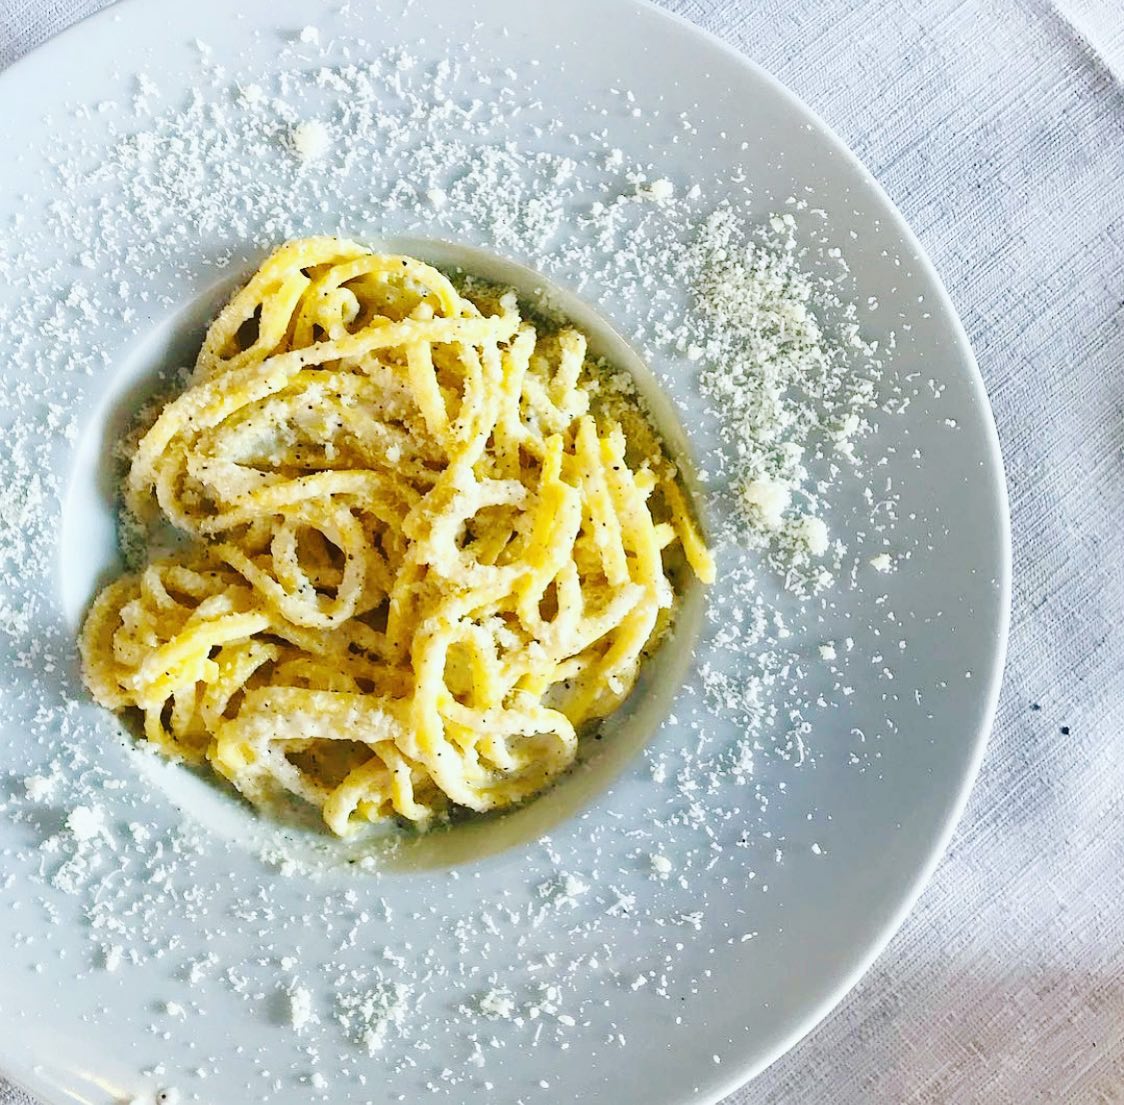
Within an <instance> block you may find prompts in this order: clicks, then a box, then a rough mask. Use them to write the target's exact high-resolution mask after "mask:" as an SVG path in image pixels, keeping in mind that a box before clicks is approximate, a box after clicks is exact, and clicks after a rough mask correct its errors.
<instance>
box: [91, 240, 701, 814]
mask: <svg viewBox="0 0 1124 1105" xmlns="http://www.w3.org/2000/svg"><path fill="white" fill-rule="evenodd" d="M123 494H124V505H125V509H126V516H127V517H130V518H132V519H134V520H135V521H136V523H137V525H138V526H140V527H143V532H145V533H147V534H153V533H155V532H156V530H157V527H159V526H160V525H161V524H164V523H170V524H171V526H172V527H174V529H175V531H177V532H178V533H179V534H181V535H182V540H180V542H179V543H178V545H177V546H176V547H174V548H172V549H171V550H170V551H167V550H165V551H164V552H162V553H157V552H155V551H154V550H150V551H149V552H148V554H147V555H146V557H145V559H144V561H143V562H142V563H140V564H138V565H137V566H136V570H135V571H133V572H131V573H130V574H127V575H124V576H122V577H121V578H119V579H117V580H115V581H114V582H112V583H110V584H109V585H108V586H106V587H105V588H104V589H103V590H102V591H101V592H100V594H99V595H98V596H97V598H96V599H95V600H94V603H93V605H92V607H91V609H90V611H89V613H88V615H87V618H86V622H85V625H84V626H83V629H82V633H81V639H80V649H81V654H82V661H83V675H84V679H85V681H86V684H87V686H88V687H89V689H90V691H91V692H92V693H93V695H94V697H95V698H96V699H97V701H98V702H99V703H101V704H102V705H104V706H106V707H108V708H110V709H113V710H117V711H121V712H123V713H132V714H134V715H135V716H137V717H138V719H139V720H140V721H141V723H142V724H143V734H144V737H145V738H146V739H147V741H149V742H151V743H152V744H154V745H156V746H157V747H158V748H159V749H160V750H161V751H163V752H164V753H166V754H167V755H168V756H170V757H174V758H176V759H178V760H182V761H187V762H189V763H192V764H198V765H201V766H206V765H210V767H211V768H213V770H214V771H216V772H218V773H219V774H220V775H221V776H223V777H225V778H226V779H227V780H229V782H230V783H232V784H233V785H234V787H236V788H237V789H238V791H240V792H241V793H242V795H244V796H245V797H246V798H247V799H248V800H249V801H250V802H251V803H253V804H255V805H256V806H259V807H263V808H274V807H276V805H277V803H278V801H279V800H282V799H285V798H286V797H287V796H295V797H296V798H298V799H302V800H304V801H306V802H309V803H311V804H313V805H314V806H316V807H317V808H319V809H320V810H321V811H322V814H323V819H324V821H325V822H326V823H327V825H328V826H329V828H330V829H332V830H333V831H334V832H336V833H338V834H341V835H343V834H346V833H348V832H349V831H352V830H353V829H354V828H356V827H357V826H358V825H360V824H362V823H364V822H369V821H378V820H381V819H384V818H397V819H402V820H405V821H407V822H415V823H419V824H425V823H428V822H431V821H432V820H433V819H434V818H438V817H443V816H445V815H447V814H448V813H450V812H451V811H453V810H455V809H456V808H458V807H463V808H466V809H468V810H475V811H484V810H490V809H496V808H500V807H505V806H510V805H513V804H515V803H518V802H521V801H523V800H525V799H527V798H528V797H530V796H532V795H534V794H536V793H537V792H539V791H541V790H542V789H543V788H544V787H546V786H547V785H548V784H550V783H551V782H552V781H553V780H555V779H556V778H557V777H558V776H559V775H560V774H561V773H562V772H564V771H565V770H566V769H567V768H568V767H569V766H570V765H571V764H572V763H573V761H574V758H575V755H576V752H577V746H578V737H579V734H581V733H583V732H584V731H585V729H586V728H587V727H588V726H589V725H590V723H593V722H595V721H596V720H597V719H600V718H604V717H605V716H606V715H608V714H609V713H611V712H612V711H613V710H615V709H616V708H617V707H618V706H619V705H620V704H621V702H622V701H623V700H624V699H625V698H626V697H627V695H628V693H629V691H630V690H631V688H632V686H633V684H634V682H635V680H636V677H637V673H638V670H639V667H640V665H641V663H642V661H643V658H644V657H645V655H646V653H647V652H648V651H649V650H650V649H651V647H652V646H653V645H654V643H655V642H656V641H657V640H658V639H659V638H660V636H661V634H663V633H664V631H665V630H666V628H667V626H668V625H669V623H670V620H671V617H672V615H673V609H674V605H675V602H676V587H675V586H674V585H673V579H674V578H675V573H674V571H673V570H672V561H673V560H674V559H675V558H678V559H679V561H680V562H681V563H682V562H685V563H686V565H688V566H689V568H690V569H691V570H693V572H694V573H695V574H696V575H697V576H698V578H699V579H700V580H702V581H703V582H710V581H711V580H713V578H714V566H713V562H712V559H711V556H710V553H709V551H708V550H707V548H706V546H705V544H704V542H703V540H702V538H701V536H700V533H699V531H698V528H697V526H696V524H695V522H694V521H693V518H692V515H691V511H690V508H689V504H688V502H687V500H686V498H685V495H684V492H683V490H682V488H681V486H680V484H679V483H678V482H677V473H676V470H675V468H674V466H673V464H672V463H671V461H670V460H669V459H668V458H667V456H666V455H665V453H664V451H663V449H662V447H661V443H660V440H659V438H658V436H657V435H656V434H655V432H654V430H653V429H652V427H651V425H650V423H649V421H648V419H647V417H646V416H645V414H644V411H643V409H642V407H641V406H640V405H639V401H638V399H637V397H636V396H635V394H633V393H632V392H631V391H630V389H629V388H628V387H626V386H622V383H621V381H620V379H619V377H615V376H613V375H612V374H611V373H609V371H608V370H607V368H606V367H605V366H604V365H601V364H599V363H597V362H595V361H594V360H593V359H592V358H590V357H589V356H587V353H586V340H585V338H584V337H583V335H582V334H580V333H578V332H577V331H576V330H575V329H573V328H571V327H568V326H554V327H552V326H550V325H548V324H543V323H541V322H539V321H538V320H536V321H535V322H531V321H528V320H527V319H526V318H524V317H522V312H521V310H520V306H519V304H518V302H517V299H516V296H515V294H514V293H513V292H503V293H501V292H498V291H496V290H495V289H491V288H487V287H486V286H482V285H480V286H476V285H464V286H462V287H461V288H460V290H458V287H457V286H454V284H453V283H452V282H451V281H450V280H449V279H448V278H447V277H446V276H445V275H443V274H442V273H441V272H439V271H438V270H437V269H434V268H432V267H430V266H429V265H426V264H424V263H423V262H421V261H418V260H415V259H413V258H410V257H402V256H388V255H382V254H377V253H373V252H371V251H369V250H368V249H366V248H364V247H362V246H360V245H356V244H354V243H352V242H348V241H343V240H340V239H336V238H309V239H304V240H301V241H295V242H290V243H289V244H287V245H285V246H283V247H282V248H280V249H279V250H278V251H277V252H276V253H274V254H273V256H271V257H270V258H269V259H268V260H267V261H266V262H265V263H264V265H263V266H262V267H261V269H260V270H259V271H258V272H257V273H256V274H255V275H254V276H253V277H252V279H251V280H250V281H249V283H248V284H247V285H246V286H245V287H244V288H243V289H242V290H241V291H239V292H238V293H237V294H236V295H235V296H234V297H233V298H232V299H231V301H230V302H229V303H228V304H227V306H226V307H225V308H224V309H223V310H222V312H221V313H220V314H219V316H218V317H217V319H216V320H215V322H214V323H213V324H212V326H211V327H210V330H209V331H208V333H207V336H206V339H205V341H204V343H203V347H202V350H201V352H200V354H199V358H198V361H197V363H196V365H195V369H194V372H193V374H192V375H191V377H190V380H189V382H188V385H187V386H186V389H185V390H184V391H183V392H182V393H181V394H179V395H178V396H177V397H176V398H174V399H172V400H171V401H169V402H168V403H167V404H166V405H164V406H163V408H162V409H161V410H160V411H159V412H158V414H157V416H156V417H155V420H150V424H149V426H148V428H147V430H145V432H143V434H140V435H139V436H138V438H137V439H136V441H135V444H134V446H133V447H132V449H131V457H130V466H129V470H128V476H127V479H126V481H125V486H124V493H123Z"/></svg>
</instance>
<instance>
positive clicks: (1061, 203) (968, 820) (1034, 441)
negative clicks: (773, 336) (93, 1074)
mask: <svg viewBox="0 0 1124 1105" xmlns="http://www.w3.org/2000/svg"><path fill="white" fill-rule="evenodd" d="M152 2H155V0H152ZM99 6H101V3H99V0H0V67H3V66H4V65H6V64H8V63H10V62H11V61H13V60H15V58H17V57H18V56H19V55H21V54H22V53H24V52H25V51H26V50H28V49H30V48H32V47H33V46H35V45H37V44H38V43H40V42H42V41H43V40H44V39H46V38H48V37H49V36H50V35H52V34H54V33H55V32H57V31H58V30H60V29H61V28H62V27H64V26H66V25H68V24H69V23H72V22H74V21H75V20H77V19H78V18H80V17H81V16H83V15H86V14H88V13H89V12H91V11H94V10H96V9H97V8H98V7H99ZM665 6H666V7H668V8H669V9H671V10H674V11H676V12H678V13H679V14H681V15H684V16H686V17H687V18H688V19H691V20H693V21H695V22H696V23H699V24H700V25H702V26H704V27H706V28H707V29H708V30H711V31H713V32H714V33H715V34H717V35H718V36H720V37H721V38H723V39H725V40H726V41H727V42H730V43H732V44H733V45H735V46H737V47H739V48H740V49H742V50H743V51H744V52H745V53H746V54H748V55H749V56H750V57H751V58H753V59H754V60H756V61H758V62H760V63H761V64H762V65H764V66H765V67H766V68H767V69H769V70H771V71H772V72H773V73H775V74H776V75H777V76H778V77H779V78H780V79H781V80H782V81H784V82H785V83H786V84H787V85H788V86H789V87H790V88H792V89H793V90H794V91H795V92H797V93H798V94H799V95H800V96H801V97H803V98H804V100H805V101H806V102H808V103H809V104H810V105H811V106H812V107H813V108H815V109H816V110H817V111H818V112H819V113H820V114H821V115H822V116H823V117H824V118H825V119H826V120H827V122H828V123H829V124H830V125H831V126H833V127H834V128H835V129H836V130H837V131H838V132H839V133H840V134H841V135H842V136H843V138H844V139H845V140H846V141H847V142H848V143H849V144H850V146H851V147H852V148H853V149H854V150H855V151H856V152H857V153H858V155H859V156H860V157H861V158H862V159H863V161H864V162H865V163H866V164H867V165H868V166H869V167H870V169H871V170H872V171H873V172H874V174H875V175H876V176H877V177H878V179H879V180H880V181H881V182H882V183H883V184H884V185H885V187H886V188H887V190H888V191H889V192H890V195H891V196H892V197H893V198H894V200H895V201H896V202H897V203H898V205H899V206H900V207H901V209H902V210H903V211H904V213H905V215H906V217H907V219H908V220H909V222H910V223H911V225H912V226H913V228H914V229H915V230H916V231H917V233H918V234H919V235H920V237H921V240H922V242H923V243H924V245H925V247H926V249H927V250H928V251H929V253H930V255H931V256H932V258H933V259H934V261H935V262H936V265H937V268H938V269H939V270H940V272H941V274H942V275H943V277H944V279H945V281H946V283H947V284H948V287H949V290H950V291H951V293H952V298H953V300H954V301H955V303H956V305H957V307H958V309H959V310H960V312H961V316H962V318H963V319H964V322H965V325H966V326H967V328H968V332H969V334H970V335H971V338H972V342H973V345H974V347H975V349H976V352H977V355H978V357H979V360H980V365H981V368H982V370H983V374H984V377H985V379H986V381H987V387H988V392H989V394H990V396H991V399H992V403H993V405H994V408H995V414H996V418H997V420H998V423H999V432H1000V437H1001V438H1002V442H1003V447H1004V453H1005V458H1006V464H1007V472H1008V478H1009V481H1010V489H1011V507H1012V513H1013V522H1014V548H1015V594H1014V621H1013V629H1012V638H1011V650H1010V660H1009V664H1008V670H1007V677H1006V684H1005V688H1004V692H1003V697H1002V701H1001V705H1000V711H999V718H998V723H997V726H996V730H995V734H994V737H993V739H992V744H991V748H990V751H989V753H988V756H987V760H986V762H985V765H984V769H983V773H982V776H981V778H980V782H979V784H978V785H977V787H976V789H975V791H974V793H973V796H972V799H971V802H970V805H969V807H968V812H967V814H966V816H965V818H964V821H963V823H962V824H961V826H960V829H959V831H958V833H957V835H956V838H955V842H954V844H953V847H952V849H951V851H950V853H949V855H948V856H947V858H946V859H945V860H944V862H943V863H942V865H941V866H940V868H939V870H938V872H937V874H936V877H935V878H934V880H933V882H932V884H931V885H930V886H929V887H928V889H927V890H926V891H925V894H924V896H923V897H922V899H921V902H920V904H919V905H918V907H917V909H916V910H915V911H914V912H913V914H912V916H911V917H910V919H909V920H908V922H907V923H906V925H905V926H904V928H903V929H902V931H901V932H900V933H899V934H898V935H897V937H896V938H895V939H894V940H893V942H892V943H891V945H890V947H889V948H888V949H887V950H886V952H885V953H884V954H883V955H882V957H881V958H880V959H879V960H878V962H877V963H876V964H875V966H874V968H873V969H872V970H871V971H870V973H869V974H868V975H867V977H866V978H865V979H864V980H863V982H862V983H861V984H860V985H859V986H858V987H857V988H856V989H855V990H854V991H853V992H852V993H851V994H850V995H849V996H848V997H847V998H846V1000H845V1001H844V1002H843V1003H842V1005H841V1006H840V1007H839V1008H838V1009H836V1010H835V1012H834V1013H832V1014H831V1015H830V1016H829V1017H828V1018H827V1020H826V1021H824V1023H823V1024H822V1025H820V1027H819V1028H818V1029H816V1030H815V1031H814V1032H813V1033H812V1034H811V1035H810V1036H808V1038H807V1039H805V1040H804V1041H803V1042H802V1043H801V1044H800V1045H799V1046H798V1047H796V1048H795V1049H794V1050H793V1051H792V1052H790V1053H789V1054H788V1055H787V1056H785V1057H784V1058H783V1059H781V1060H780V1061H778V1062H777V1063H776V1064H774V1066H773V1067H772V1068H770V1069H769V1070H768V1071H767V1072H765V1073H764V1074H763V1075H761V1076H760V1077H759V1078H758V1079H756V1080H755V1081H754V1082H753V1083H751V1084H750V1085H748V1086H746V1087H745V1088H743V1089H742V1090H741V1091H739V1092H738V1093H737V1094H735V1095H733V1097H731V1098H730V1100H729V1103H728V1105H780V1103H782V1102H783V1103H785V1105H795V1103H800V1105H811V1103H828V1105H837V1103H838V1105H897V1103H902V1102H911V1103H922V1105H938V1103H940V1105H945V1103H956V1105H960V1103H972V1102H986V1103H987V1105H1028V1103H1031V1102H1039V1101H1051V1102H1054V1101H1056V1102H1074V1103H1086V1102H1089V1103H1106V1102H1117V1101H1121V1102H1124V875H1122V871H1124V786H1122V782H1124V771H1122V769H1121V766H1120V758H1119V755H1118V752H1117V747H1118V741H1119V734H1120V732H1121V730H1122V728H1124V647H1122V645H1124V641H1122V638H1124V630H1122V628H1121V627H1122V625H1124V540H1122V536H1124V308H1122V302H1124V5H1122V4H1121V3H1120V0H1057V2H1055V3H1050V2H1048V0H772V2H769V0H765V2H757V3H750V2H749V0H718V2H713V3H706V2H704V0H665ZM1032 705H1038V706H1039V707H1040V709H1037V710H1033V709H1032ZM1063 727H1065V730H1064V731H1063ZM14 1103H18V1105H26V1101H25V1099H24V1098H23V1097H22V1096H21V1095H20V1094H18V1093H16V1092H15V1091H14V1090H11V1089H6V1088H5V1086H4V1084H3V1082H2V1081H0V1105H14Z"/></svg>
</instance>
